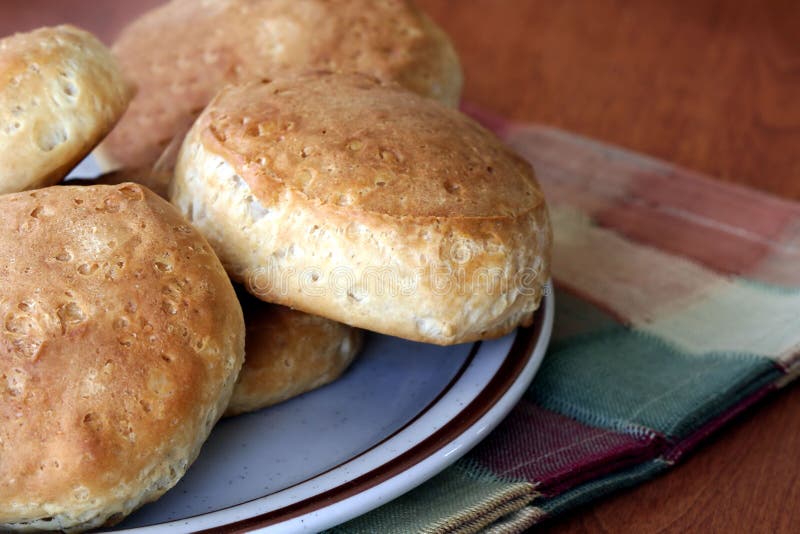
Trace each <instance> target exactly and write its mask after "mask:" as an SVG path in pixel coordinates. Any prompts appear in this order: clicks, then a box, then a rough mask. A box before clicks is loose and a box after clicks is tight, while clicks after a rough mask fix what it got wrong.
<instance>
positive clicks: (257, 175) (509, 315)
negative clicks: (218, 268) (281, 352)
mask: <svg viewBox="0 0 800 534" xmlns="http://www.w3.org/2000/svg"><path fill="white" fill-rule="evenodd" d="M170 198H171V200H172V202H173V203H175V204H176V205H177V206H178V207H179V209H180V210H181V212H182V213H183V214H185V215H186V216H187V217H188V218H189V219H190V220H192V221H193V222H194V224H195V226H196V227H197V228H198V230H200V231H201V232H203V233H204V234H205V235H206V237H207V238H208V239H209V242H211V244H212V246H214V248H215V250H216V251H217V253H218V255H219V256H220V259H222V261H223V264H225V266H226V268H227V269H228V272H229V274H230V275H231V276H232V277H233V278H234V279H235V280H237V281H239V282H241V283H243V284H245V286H246V287H247V289H248V291H250V292H251V293H253V294H254V295H256V296H258V297H259V298H262V299H263V300H266V301H269V302H274V303H277V304H283V305H286V306H290V307H292V308H295V309H298V310H302V311H305V312H307V313H311V314H314V315H320V316H323V317H327V318H329V319H332V320H335V321H339V322H342V323H345V324H349V325H352V326H356V327H360V328H365V329H368V330H374V331H376V332H381V333H384V334H389V335H394V336H399V337H403V338H408V339H412V340H417V341H425V342H430V343H437V344H443V345H446V344H454V343H461V342H467V341H473V340H477V339H486V338H492V337H497V336H500V335H503V334H505V333H508V332H509V331H511V330H512V329H513V328H514V327H516V326H517V325H519V324H523V325H524V324H528V323H529V322H530V321H531V320H532V315H533V312H534V311H535V310H536V309H537V307H538V306H539V302H540V299H541V297H542V292H543V290H544V286H545V283H546V281H547V280H548V277H549V268H550V247H551V240H552V239H551V230H550V223H549V218H548V212H547V208H546V205H545V201H544V196H543V194H542V191H541V190H540V188H539V186H538V184H537V182H536V179H535V177H534V173H533V169H532V168H531V167H530V165H529V164H528V163H527V162H526V161H525V160H523V159H522V158H521V157H519V156H518V155H516V154H515V153H514V152H513V151H512V150H511V149H510V148H508V147H506V146H505V145H504V144H503V143H502V142H501V141H500V140H499V139H497V138H496V137H495V136H494V135H492V134H491V133H490V132H488V131H487V130H485V129H484V128H482V127H481V126H479V125H478V124H477V123H475V122H474V121H472V120H471V119H469V118H468V117H466V116H465V115H463V114H461V113H460V112H458V111H456V110H454V109H450V108H447V107H445V106H442V105H441V104H440V103H438V102H436V101H434V100H431V99H427V98H422V97H420V96H418V95H416V94H414V93H411V92H409V91H406V90H404V89H403V88H402V87H400V86H399V85H396V84H393V83H389V82H381V81H379V80H378V79H376V78H372V77H369V76H366V75H362V74H342V73H339V74H335V73H326V72H317V73H311V74H307V75H304V76H301V77H298V78H286V79H281V80H278V81H274V82H270V83H249V84H245V85H242V86H238V87H229V88H227V89H225V90H223V91H222V92H221V93H220V94H219V95H218V96H217V97H216V98H215V99H214V101H213V102H211V104H209V106H208V107H207V108H206V110H205V111H204V112H203V114H202V115H201V116H200V117H199V118H198V120H197V121H196V123H195V125H194V127H193V128H192V130H191V131H190V133H189V135H188V136H187V138H186V140H185V142H184V144H183V147H182V149H181V152H180V155H179V157H178V164H177V168H176V172H175V178H174V180H173V182H172V184H171V189H170Z"/></svg>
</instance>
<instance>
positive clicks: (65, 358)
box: [0, 184, 244, 530]
mask: <svg viewBox="0 0 800 534" xmlns="http://www.w3.org/2000/svg"><path fill="white" fill-rule="evenodd" d="M0 218H2V223H3V228H4V231H3V232H2V233H1V234H0V377H2V380H0V388H2V396H3V397H2V398H3V401H2V403H0V458H2V461H0V529H12V530H30V529H70V530H84V529H88V528H94V527H97V526H100V525H103V524H104V523H107V522H111V523H113V522H117V521H119V520H121V519H122V518H123V517H124V516H126V515H127V514H129V513H130V512H131V511H132V510H134V509H135V508H137V507H139V506H141V505H142V504H144V503H146V502H148V501H152V500H154V499H156V498H158V497H159V496H160V495H161V494H163V493H164V492H165V491H167V490H168V489H170V488H171V487H172V486H173V485H174V484H175V483H176V482H177V481H178V479H180V478H181V477H182V476H183V474H184V472H185V471H186V469H187V468H188V466H189V465H190V464H191V463H192V461H193V460H194V459H195V458H196V456H197V454H198V452H199V450H200V446H201V445H202V443H203V442H204V441H205V439H206V437H207V436H208V434H209V432H210V431H211V427H212V426H213V425H214V423H215V422H216V421H217V419H218V418H219V417H220V416H221V415H222V413H223V411H224V410H225V407H226V406H227V404H228V401H229V399H230V396H231V393H232V391H233V387H234V384H235V382H236V377H237V375H238V373H239V370H240V368H241V365H242V360H243V357H244V322H243V319H242V311H241V307H240V306H239V303H238V301H237V300H236V294H235V292H234V290H233V288H232V287H231V283H230V281H229V279H228V277H227V276H226V274H225V272H224V270H223V268H222V265H221V264H220V263H219V260H218V259H217V257H216V256H215V255H214V253H213V251H212V250H211V247H210V246H209V245H208V244H207V242H206V240H205V239H203V237H202V236H201V235H200V234H198V233H197V231H195V230H194V229H193V228H192V227H191V226H190V225H189V224H188V223H186V222H185V220H184V219H183V218H182V217H181V216H180V215H179V214H178V213H177V212H176V211H175V209H174V208H173V207H172V206H170V205H169V204H168V203H167V202H166V201H164V200H162V199H161V198H159V197H157V196H156V195H154V194H153V193H151V192H150V191H148V190H146V189H144V188H143V187H141V186H139V185H135V184H125V185H122V186H116V187H110V186H91V187H67V186H56V187H51V188H47V189H42V190H38V191H33V192H29V193H17V194H11V195H5V196H3V197H0Z"/></svg>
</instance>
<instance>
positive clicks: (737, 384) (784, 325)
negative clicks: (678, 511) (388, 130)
mask: <svg viewBox="0 0 800 534" xmlns="http://www.w3.org/2000/svg"><path fill="white" fill-rule="evenodd" d="M479 118H480V117H479ZM483 119H484V121H483V122H484V123H486V124H488V125H489V126H490V127H492V128H493V129H494V130H495V131H496V132H497V133H498V134H499V135H500V136H501V137H503V138H504V139H505V140H506V141H507V142H508V143H509V144H511V145H512V146H514V147H515V148H516V149H517V150H518V151H519V152H520V153H521V154H523V155H524V156H525V157H526V158H528V159H529V160H530V161H531V163H533V165H534V168H535V169H536V172H537V175H538V177H539V180H540V182H541V184H542V186H543V188H544V189H545V192H546V194H547V197H548V200H549V203H550V206H551V214H552V219H553V227H554V232H555V247H554V266H553V276H554V278H555V281H556V286H557V289H556V318H555V330H554V334H553V341H552V344H551V346H550V349H549V352H548V355H547V357H546V359H545V361H544V363H543V365H542V368H541V370H540V371H539V374H538V375H537V377H536V379H535V381H534V383H533V385H532V386H531V387H530V389H529V390H528V391H527V394H526V396H525V397H524V399H523V400H522V401H521V402H520V404H519V405H518V406H517V407H516V408H515V409H514V410H513V412H512V413H511V414H510V415H509V417H508V418H507V419H506V420H505V421H504V422H503V423H501V425H500V426H499V427H498V428H497V429H496V430H495V431H494V433H493V434H491V435H490V436H489V437H488V438H487V439H486V440H485V441H484V442H482V443H481V444H480V445H479V446H478V447H477V448H476V449H474V450H473V451H472V452H470V453H469V454H468V455H467V456H466V457H465V458H463V459H462V460H460V461H459V462H457V463H456V464H454V465H453V466H452V467H450V468H448V469H447V470H445V471H444V472H442V473H441V474H439V475H438V476H436V477H435V478H433V479H431V480H430V481H428V482H427V483H425V484H423V485H422V486H420V487H419V488H417V489H416V490H414V491H412V492H410V493H408V494H406V495H404V496H402V497H400V498H398V499H397V500H395V501H393V502H391V503H389V504H387V505H384V506H383V507H381V508H379V509H377V510H375V511H373V512H371V513H368V514H366V515H364V516H361V517H359V518H357V519H355V520H352V521H350V522H348V523H345V524H344V525H342V526H340V527H338V528H336V529H334V531H335V532H347V533H350V532H413V531H420V532H454V533H455V532H458V533H466V532H477V531H482V530H486V531H488V532H496V533H509V532H521V531H523V530H525V529H526V528H528V527H530V526H531V525H533V524H535V523H537V522H538V521H541V520H542V519H543V518H544V517H547V516H551V515H554V514H558V513H561V512H563V511H565V510H568V509H570V508H572V507H575V506H577V505H579V504H582V503H585V502H587V501H590V500H592V499H596V498H598V497H600V496H601V495H605V494H607V493H609V492H611V491H614V490H617V489H619V488H624V487H629V486H632V485H635V484H638V483H640V482H642V481H644V480H646V479H648V478H651V477H653V476H655V475H657V474H659V473H660V472H662V471H663V470H665V469H668V468H670V467H671V466H673V465H674V464H675V463H676V462H677V461H678V460H680V459H681V457H682V456H683V455H684V454H686V453H687V452H688V451H690V450H692V449H693V448H694V447H695V446H696V445H697V444H698V443H699V442H700V441H702V440H703V439H705V438H707V437H708V436H709V435H710V434H711V433H713V432H716V431H718V430H719V429H720V428H721V427H722V426H723V425H724V424H725V423H726V422H728V421H729V420H730V419H731V418H732V417H734V416H735V415H737V414H738V413H740V412H741V411H742V410H745V409H747V408H748V407H750V406H752V405H753V404H755V403H757V402H759V401H760V400H761V399H763V398H764V397H765V395H767V394H768V393H770V392H771V391H774V390H776V389H778V388H781V387H783V386H785V385H786V384H788V383H789V382H791V381H792V379H793V378H795V377H796V376H797V374H798V371H800V328H798V326H799V325H800V205H798V204H795V203H791V202H788V201H784V200H781V199H777V198H773V197H770V196H767V195H765V194H762V193H758V192H755V191H751V190H747V189H743V188H740V187H735V186H731V185H726V184H723V183H720V182H717V181H712V180H709V179H707V178H704V177H702V176H700V175H698V174H695V173H692V172H689V171H686V170H683V169H680V168H677V167H675V166H672V165H668V164H665V163H663V162H660V161H656V160H654V159H651V158H646V157H643V156H641V155H637V154H634V153H631V152H628V151H624V150H620V149H617V148H612V147H609V146H606V145H603V144H599V143H596V142H592V141H588V140H586V139H583V138H581V137H577V136H575V135H572V134H568V133H565V132H562V131H558V130H553V129H548V128H542V127H537V126H525V125H518V124H505V123H501V122H499V121H496V120H491V119H489V120H487V119H486V117H483Z"/></svg>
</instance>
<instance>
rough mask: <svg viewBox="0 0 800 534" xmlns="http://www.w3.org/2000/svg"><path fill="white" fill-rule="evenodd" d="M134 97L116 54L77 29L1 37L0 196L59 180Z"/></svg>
mask: <svg viewBox="0 0 800 534" xmlns="http://www.w3.org/2000/svg"><path fill="white" fill-rule="evenodd" d="M131 96H132V95H131V91H130V89H129V87H128V85H127V84H126V83H125V82H124V81H123V79H122V75H121V73H120V70H119V68H118V67H117V63H116V61H115V60H114V58H113V57H112V56H111V52H110V51H109V50H108V49H106V47H105V46H103V45H102V44H101V43H100V41H98V40H97V39H96V38H95V37H94V36H93V35H91V34H89V33H87V32H85V31H82V30H79V29H78V28H74V27H72V26H58V27H55V28H42V29H39V30H36V31H33V32H30V33H19V34H16V35H12V36H11V37H6V38H5V39H2V40H0V194H3V193H12V192H16V191H24V190H27V189H35V188H38V187H44V186H47V185H53V184H55V183H58V181H60V180H61V179H62V178H63V177H64V176H66V174H67V173H68V172H69V171H70V170H71V169H72V168H73V167H74V166H75V165H76V164H77V163H78V162H79V161H80V160H81V159H83V158H84V156H86V154H88V153H89V152H91V150H92V149H93V148H94V147H95V145H97V143H99V142H100V140H101V139H102V138H103V137H104V136H105V135H106V134H107V133H108V132H109V131H110V130H111V129H112V127H113V126H114V124H116V122H117V120H118V119H119V118H120V117H121V116H122V114H123V112H124V111H125V109H126V108H127V106H128V102H129V100H130V98H131Z"/></svg>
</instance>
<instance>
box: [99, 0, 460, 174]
mask: <svg viewBox="0 0 800 534" xmlns="http://www.w3.org/2000/svg"><path fill="white" fill-rule="evenodd" d="M113 51H114V53H115V54H116V55H117V57H118V58H119V61H120V63H121V64H122V67H123V71H124V72H125V74H126V75H127V76H128V77H130V78H131V79H132V80H133V81H134V82H135V83H136V84H137V86H138V93H137V95H136V98H135V99H134V100H133V102H132V103H131V107H130V109H129V110H128V112H127V113H126V114H125V116H124V117H123V119H122V120H121V121H120V124H119V125H118V126H117V128H116V129H115V130H114V131H113V132H112V134H111V135H110V136H109V138H108V139H107V140H106V141H104V142H103V144H102V145H101V146H100V148H99V149H98V150H97V152H96V155H97V157H98V160H99V161H100V162H101V164H102V166H103V167H104V168H105V170H111V169H115V168H120V167H148V166H150V165H152V164H153V163H154V162H155V161H156V159H157V158H158V157H159V155H160V154H161V153H162V150H163V149H164V147H165V146H166V145H167V144H168V143H169V142H170V141H171V140H172V139H173V137H174V136H175V135H176V134H177V133H178V132H179V131H180V130H181V128H182V126H183V125H184V124H185V123H186V122H187V121H188V122H189V123H191V122H192V121H193V120H194V118H195V117H197V115H198V114H199V113H200V111H202V109H203V108H204V107H205V106H206V104H208V102H209V101H210V100H211V98H212V97H213V96H214V95H215V94H216V93H217V91H219V90H220V89H221V88H222V87H223V86H225V85H226V84H229V83H240V82H243V81H249V80H250V79H259V78H264V77H272V76H274V75H275V74H276V73H277V72H280V71H282V70H284V69H297V68H300V69H306V68H326V69H331V70H360V71H365V72H368V73H371V74H374V75H376V76H379V77H382V78H385V79H393V80H397V81H399V82H400V83H402V84H403V85H404V86H406V87H408V88H409V89H412V90H414V91H416V92H418V93H420V94H423V95H427V96H431V97H434V98H437V99H439V100H441V101H443V102H446V103H448V104H449V105H452V106H455V105H456V104H457V103H458V100H459V97H460V93H461V86H462V75H461V67H460V64H459V60H458V56H457V55H456V52H455V50H454V49H453V46H452V44H451V43H450V40H449V39H448V37H447V35H446V34H445V33H444V32H443V31H442V30H441V29H439V28H438V27H437V26H436V25H435V24H434V23H433V22H431V20H430V19H429V18H428V17H427V16H425V15H424V14H423V13H421V12H420V11H419V10H417V9H416V8H415V7H413V6H412V5H411V3H410V2H408V1H407V0H389V1H379V2H376V1H375V0H344V1H339V2H329V1H327V0H213V1H211V0H204V1H203V0H173V1H171V2H169V3H168V4H166V5H164V6H161V7H158V8H156V9H154V10H152V11H150V12H148V13H146V14H145V15H143V16H142V17H140V18H139V19H137V20H136V21H134V22H133V23H132V24H131V25H130V26H128V27H127V28H126V29H125V30H124V31H123V32H122V33H121V35H120V37H119V39H118V40H117V42H116V43H115V44H114V46H113ZM146 185H148V186H150V187H153V186H151V184H149V183H148V184H146ZM155 188H156V187H153V189H155Z"/></svg>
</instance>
